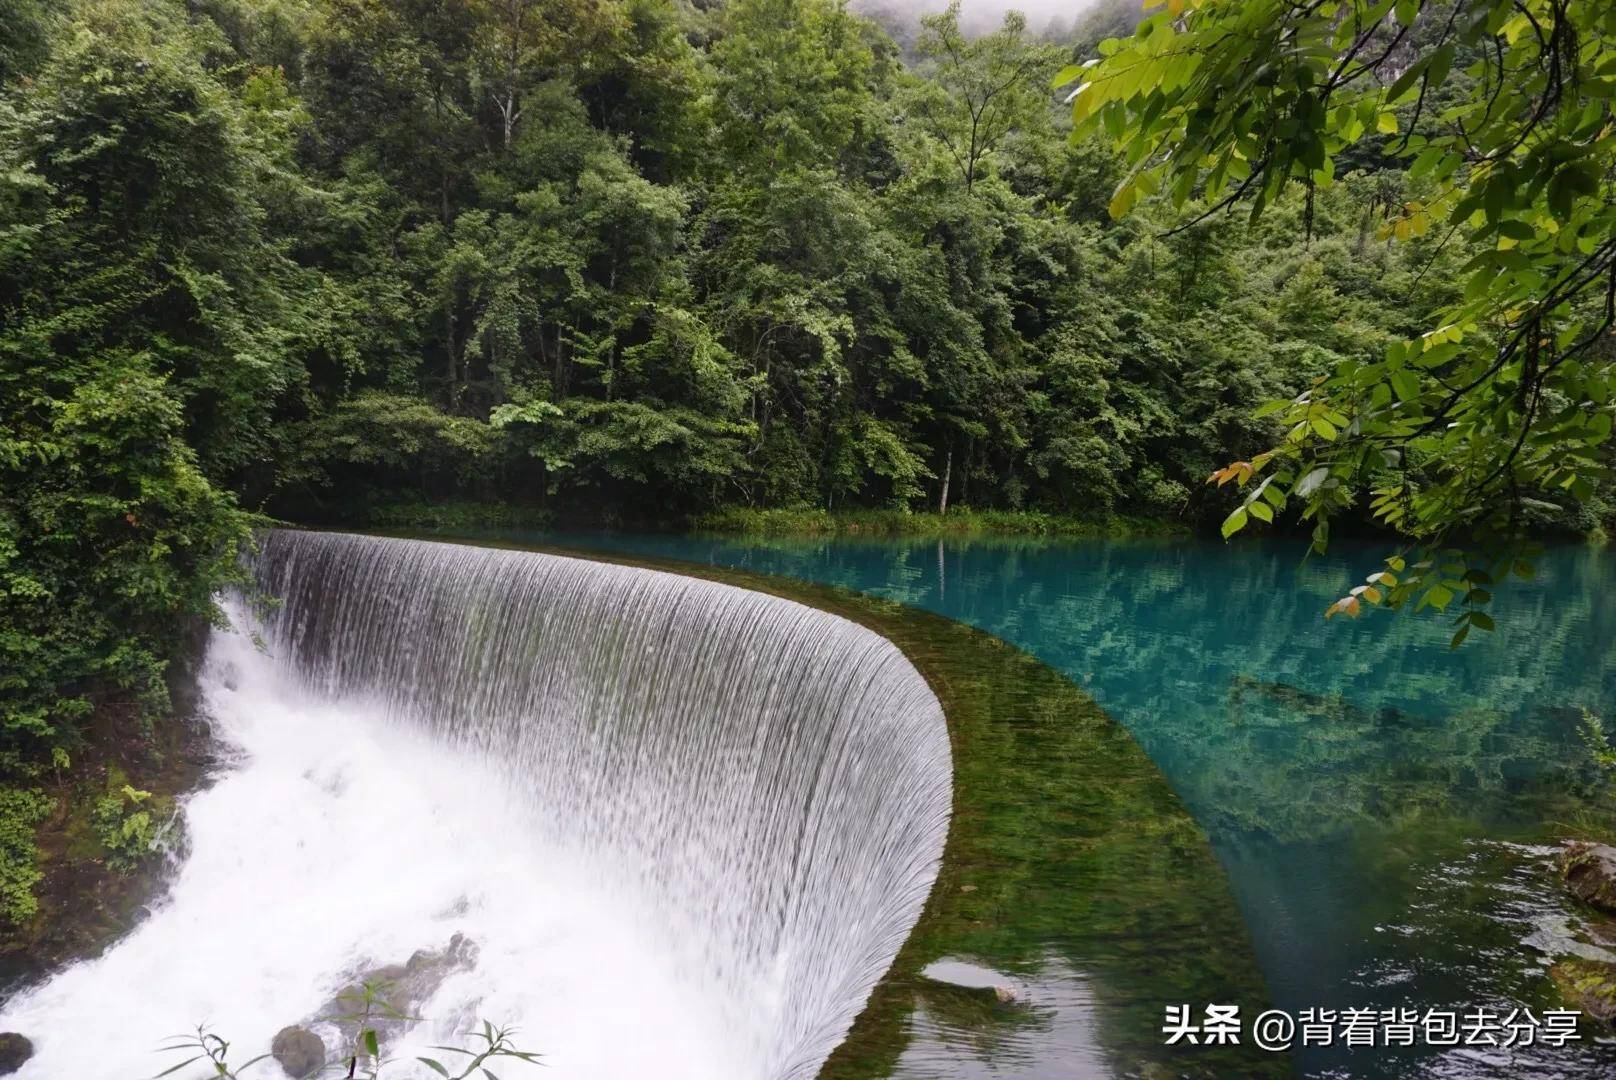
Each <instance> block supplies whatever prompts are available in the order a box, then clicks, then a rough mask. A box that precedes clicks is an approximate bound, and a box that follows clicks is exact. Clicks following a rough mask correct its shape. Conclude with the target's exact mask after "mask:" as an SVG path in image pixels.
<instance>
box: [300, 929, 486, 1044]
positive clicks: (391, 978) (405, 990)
mask: <svg viewBox="0 0 1616 1080" xmlns="http://www.w3.org/2000/svg"><path fill="white" fill-rule="evenodd" d="M476 963H477V943H476V942H474V941H472V940H471V939H470V938H468V937H466V935H464V934H458V933H457V934H455V935H454V936H452V937H450V938H449V943H448V944H447V945H445V946H444V947H443V948H442V949H417V950H416V951H415V953H414V954H413V955H411V957H410V958H409V959H408V960H406V961H405V962H404V963H402V964H387V965H384V966H382V967H376V968H370V969H369V970H366V971H361V972H357V973H356V974H355V975H354V976H353V982H352V983H350V984H349V985H348V986H347V987H345V988H344V989H343V990H342V991H341V992H340V993H338V994H337V996H336V997H334V998H332V999H331V1000H330V1001H329V1002H327V1003H326V1005H325V1007H324V1008H323V1009H321V1010H320V1012H319V1013H318V1014H317V1015H316V1017H315V1019H316V1020H318V1021H323V1022H328V1023H332V1024H335V1025H336V1027H337V1030H338V1031H339V1032H340V1033H341V1035H342V1038H343V1040H344V1041H345V1042H350V1041H351V1040H353V1039H355V1038H356V1037H357V1036H358V1034H359V1029H360V1027H361V1024H360V1017H361V1016H362V1015H363V1014H364V1013H365V1012H366V1004H365V988H366V987H367V986H368V987H369V988H370V992H371V1003H370V1006H369V1016H368V1018H367V1019H366V1020H365V1022H364V1024H363V1026H364V1027H368V1028H371V1029H372V1030H374V1031H375V1032H376V1035H377V1037H378V1038H381V1039H386V1038H387V1037H389V1036H391V1035H395V1034H397V1033H398V1032H400V1031H403V1030H404V1029H405V1028H406V1027H408V1026H409V1025H410V1024H411V1023H412V1022H414V1020H415V1019H417V1017H416V1016H415V1009H416V1007H417V1006H419V1005H420V1004H421V1003H422V1002H424V1001H425V1000H426V999H427V998H429V997H431V996H432V995H433V994H435V993H436V992H437V989H438V987H439V986H442V985H443V980H445V979H447V978H448V977H449V976H450V975H453V974H454V973H455V972H457V971H466V970H468V969H470V968H471V967H472V966H473V965H475V964H476ZM287 1030H291V1029H290V1028H288V1029H287Z"/></svg>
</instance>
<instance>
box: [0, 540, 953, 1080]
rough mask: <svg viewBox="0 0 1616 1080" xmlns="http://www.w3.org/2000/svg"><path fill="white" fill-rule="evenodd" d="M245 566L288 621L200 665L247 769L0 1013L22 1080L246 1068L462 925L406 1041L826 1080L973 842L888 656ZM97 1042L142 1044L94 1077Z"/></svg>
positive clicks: (503, 582) (471, 591)
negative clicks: (202, 1047)
mask: <svg viewBox="0 0 1616 1080" xmlns="http://www.w3.org/2000/svg"><path fill="white" fill-rule="evenodd" d="M253 569H254V572H255V575H256V578H257V581H258V585H259V586H260V588H261V590H262V591H263V592H264V593H265V594H267V595H268V596H270V597H274V598H278V601H279V602H278V604H276V605H274V606H272V607H271V608H270V609H269V610H268V613H267V614H261V615H260V616H258V617H257V618H249V617H248V616H247V615H246V608H245V605H242V604H240V603H237V604H235V605H233V609H234V612H235V615H234V617H235V618H236V619H237V620H238V622H239V623H240V624H241V627H242V629H243V630H245V629H251V630H253V631H254V632H255V634H256V637H257V639H258V640H259V642H260V644H259V645H258V647H254V639H253V636H252V635H249V634H247V633H243V632H240V631H238V632H225V631H219V632H217V633H216V635H215V640H214V642H213V644H212V646H211V649H210V655H209V659H208V664H207V673H206V675H205V677H204V694H205V701H206V702H207V705H208V707H209V709H210V710H211V712H212V713H213V714H214V719H215V722H216V724H217V725H218V729H219V732H220V735H221V738H223V739H224V740H226V741H227V742H228V743H230V744H231V745H233V746H235V747H236V748H237V749H238V751H239V753H238V754H237V757H236V760H235V761H234V762H233V764H232V766H231V768H230V770H228V771H227V772H226V773H225V775H224V776H223V777H222V778H221V779H220V780H219V781H218V782H217V783H216V784H215V785H214V786H212V787H211V788H209V789H208V790H206V791H203V792H201V793H199V794H198V795H196V796H195V797H194V798H192V799H191V800H190V801H189V802H188V803H187V806H186V810H185V816H186V823H187V827H188V830H189V833H190V845H191V851H190V854H189V857H188V858H187V859H186V860H185V862H184V864H183V865H182V866H181V867H180V868H179V870H178V872H177V876H176V879H175V882H174V885H173V888H172V892H171V896H170V898H169V900H168V901H167V902H166V903H165V904H164V905H163V906H162V907H161V908H159V909H158V910H157V911H156V912H155V913H154V914H153V915H152V916H151V917H150V918H149V919H148V920H147V921H146V922H145V923H143V924H142V925H141V926H140V927H139V928H138V929H137V930H136V931H135V932H134V933H132V934H131V935H129V936H128V937H127V938H126V939H125V940H124V941H123V942H121V943H119V944H118V945H117V946H115V947H114V948H113V949H111V950H109V952H108V953H107V954H106V955H104V956H103V957H101V958H99V959H97V960H94V961H89V962H86V963H82V964H79V965H76V966H75V967H73V968H71V969H69V970H68V971H66V972H64V973H63V974H61V975H59V976H58V977H56V978H55V979H53V980H52V981H51V982H48V983H46V984H45V985H44V986H42V987H40V988H37V989H36V990H34V991H31V992H29V993H27V994H24V995H22V996H21V997H20V998H19V999H17V1000H14V1001H13V1002H11V1003H9V1004H8V1005H7V1006H6V1008H5V1009H4V1010H0V1026H3V1027H14V1028H16V1029H18V1030H23V1031H24V1032H25V1033H28V1034H30V1035H31V1036H32V1037H34V1038H35V1041H36V1044H37V1045H38V1046H39V1048H40V1052H39V1056H38V1058H36V1061H35V1063H33V1064H32V1065H31V1066H30V1069H31V1071H27V1072H25V1074H24V1075H37V1076H41V1077H45V1076H56V1075H67V1074H68V1070H69V1069H72V1070H73V1072H72V1074H73V1075H75V1076H77V1077H86V1076H96V1075H101V1074H102V1072H101V1069H100V1064H105V1063H116V1067H112V1066H111V1065H109V1067H107V1068H106V1069H105V1074H106V1075H109V1076H112V1075H117V1076H129V1075H142V1074H144V1075H151V1074H153V1073H155V1072H157V1071H159V1068H158V1067H152V1066H159V1067H160V1066H161V1065H162V1064H163V1062H162V1061H161V1059H159V1058H155V1057H152V1056H151V1054H150V1052H149V1048H150V1046H151V1045H153V1044H155V1043H156V1042H157V1040H158V1039H160V1038H161V1037H162V1036H165V1035H168V1034H171V1033H172V1032H173V1031H175V1030H182V1029H184V1028H186V1027H188V1026H191V1025H194V1024H195V1023H197V1022H200V1021H209V1022H210V1023H212V1024H213V1026H215V1027H216V1028H218V1029H220V1030H221V1032H222V1033H224V1034H226V1036H227V1037H233V1038H235V1039H236V1040H237V1041H238V1042H239V1043H240V1044H241V1045H242V1046H243V1047H244V1048H245V1049H244V1051H243V1054H244V1056H250V1054H252V1053H256V1052H258V1051H259V1050H260V1049H261V1048H262V1047H263V1045H264V1044H266V1043H267V1041H268V1036H269V1035H270V1034H272V1033H273V1031H274V1030H275V1029H276V1028H278V1027H279V1026H280V1025H281V1024H283V1023H292V1022H296V1021H298V1020H300V1019H304V1018H309V1017H312V1016H313V1014H314V1013H315V1012H316V1011H317V1010H318V1009H319V1007H320V1005H321V1002H322V1001H324V1000H328V999H329V996H330V994H331V993H332V992H333V991H335V990H336V989H338V988H340V987H341V986H343V985H345V980H348V979H351V978H352V977H353V973H354V972H355V971H357V970H363V969H364V968H365V967H366V965H372V966H374V965H377V964H385V963H389V962H398V961H401V960H402V959H403V958H404V956H407V955H409V953H410V952H411V951H412V950H414V949H418V948H433V947H441V946H442V944H443V941H444V940H445V939H447V938H448V936H449V934H450V933H451V932H463V933H465V934H466V935H467V936H468V937H470V938H471V939H472V940H473V941H475V942H476V944H477V946H478V950H479V951H478V959H477V961H476V964H475V966H474V967H473V968H472V969H471V970H469V971H466V972H459V973H456V974H454V975H453V976H452V977H450V978H449V979H447V980H446V981H445V982H444V983H443V985H442V986H441V987H439V988H437V989H436V990H435V992H434V994H433V996H432V998H431V999H430V1000H428V1001H427V1002H425V1003H423V1005H422V1006H421V1007H420V1008H419V1009H418V1014H419V1015H420V1016H423V1017H426V1018H427V1019H426V1020H423V1021H422V1022H421V1024H419V1025H418V1030H417V1031H415V1032H413V1033H412V1034H411V1035H410V1036H409V1037H410V1038H413V1039H417V1040H418V1041H421V1042H425V1043H431V1042H442V1041H443V1040H444V1037H445V1035H446V1033H447V1035H448V1036H450V1037H452V1036H453V1035H454V1034H455V1031H456V1030H463V1028H464V1026H465V1025H466V1024H467V1023H469V1022H470V1021H471V1019H472V1018H473V1017H487V1018H489V1019H493V1020H495V1021H496V1022H514V1023H515V1024H516V1025H517V1026H518V1027H519V1028H520V1031H521V1038H520V1039H519V1040H518V1041H519V1042H521V1043H523V1044H524V1047H525V1048H531V1049H534V1050H536V1051H538V1052H539V1053H541V1054H543V1055H544V1059H545V1061H546V1063H547V1065H549V1066H550V1067H549V1068H548V1069H546V1070H545V1075H547V1076H553V1077H557V1078H562V1077H570V1076H590V1077H602V1078H605V1077H614V1076H621V1077H639V1076H642V1075H647V1076H648V1075H657V1076H681V1075H688V1076H692V1077H695V1076H700V1077H704V1078H709V1080H721V1078H723V1077H735V1078H738V1080H739V1078H759V1080H761V1078H776V1077H780V1078H795V1077H805V1076H811V1075H813V1074H814V1073H815V1072H816V1071H817V1069H818V1068H819V1066H820V1065H821V1063H822V1062H823V1061H824V1059H825V1057H826V1056H827V1055H828V1054H829V1052H830V1051H831V1050H832V1049H833V1048H834V1047H835V1045H836V1044H837V1043H838V1042H839V1041H840V1040H841V1039H842V1038H843V1037H844V1036H845V1034H846V1032H847V1029H848V1027H849V1025H850V1024H851V1022H852V1020H853V1018H854V1017H855V1016H856V1015H857V1013H858V1011H859V1010H860V1008H861V1007H862V1006H863V1003H864V1001H865V999H866V998H867V996H868V995H869V992H870V990H871V988H872V987H873V986H874V984H875V982H876V981H877V980H878V979H879V978H880V976H881V975H882V973H883V972H884V971H885V970H886V968H887V967H888V966H889V965H890V963H891V961H892V959H893V957H894V955H895V954H896V952H897V950H898V948H899V946H900V945H901V944H902V942H903V940H904V938H905V936H906V935H907V934H908V932H909V930H910V928H911V927H912V926H913V924H914V922H915V920H916V918H917V917H918V916H919V913H920V910H921V908H922V906H923V905H924V903H925V900H926V897H927V895H928V893H929V890H930V888H931V885H932V882H933V880H934V879H935V877H936V872H937V867H938V862H939V859H940V856H941V852H942V846H943V841H944V837H945V834H946V831H947V820H948V813H949V805H950V783H951V775H950V759H949V746H948V736H947V731H946V727H945V725H944V722H943V718H942V714H941V710H940V707H939V705H938V703H937V700H936V698H935V697H934V696H933V695H932V693H931V691H930V689H929V688H928V687H927V685H926V683H925V681H924V680H923V679H922V678H921V676H920V675H919V673H918V672H916V671H915V669H914V668H913V667H912V666H911V665H910V664H909V662H908V661H907V660H906V659H905V658H904V657H903V656H902V655H901V654H900V653H899V652H898V650H897V649H896V648H895V647H893V646H892V645H891V644H890V643H888V642H887V641H885V640H884V639H882V638H881V637H879V636H878V635H876V634H874V633H872V632H870V631H868V630H865V629H863V628H862V627H859V626H857V625H855V624H853V623H851V622H848V621H847V620H844V619H841V618H839V617H836V616H833V615H829V614H827V613H824V612H821V611H817V610H815V609H812V608H808V607H804V606H802V605H800V604H796V603H792V602H790V601H787V600H782V599H778V598H775V597H771V596H766V595H763V594H759V593H754V592H750V591H747V590H742V589H738V588H734V587H731V586H726V585H721V584H716V583H713V582H708V581H702V580H698V579H694V578H686V577H681V576H677V575H673V574H666V573H660V572H656V571H650V570H644V569H638V568H631V567H623V566H616V565H610V564H604V563H595V562H590V561H585V560H579V559H571V558H562V557H558V556H551V555H544V554H537V553H532V552H521V551H503V550H492V549H486V548H478V547H469V546H461V545H453V544H440V543H428V542H421V541H412V540H395V539H381V538H375V537H363V536H348V535H340V534H329V533H304V532H293V531H285V530H275V531H271V532H269V533H268V534H266V535H265V536H264V538H263V539H262V543H261V550H260V553H259V554H258V556H257V557H256V559H255V560H254V563H253ZM232 959H234V960H235V961H236V964H235V966H232ZM194 968H201V969H203V970H202V971H201V972H200V973H199V972H198V971H196V970H192V969H194ZM208 969H211V970H208ZM130 986H145V987H147V988H148V990H149V993H148V994H144V995H141V997H142V999H143V1000H142V1002H141V1003H140V1006H139V1007H138V1008H134V1009H133V1010H131V1009H130V1003H129V1002H128V1000H127V998H128V997H129V987H130ZM119 995H122V999H120V997H119ZM147 997H149V998H151V999H152V1000H151V1001H149V1002H148V1001H145V1000H144V999H145V998H147ZM120 1000H121V1001H122V1003H121V1004H119V1005H116V1006H113V1003H114V1002H119V1001H120ZM109 1006H111V1007H115V1008H116V1009H119V1010H122V1013H121V1014H120V1016H119V1019H118V1020H117V1021H115V1022H113V1023H111V1025H110V1030H109V1027H108V1024H107V1022H105V1016H104V1014H102V1016H103V1019H102V1022H101V1023H99V1024H95V1023H90V1022H89V1021H90V1018H91V1017H92V1016H94V1015H96V1013H97V1012H98V1011H100V1010H103V1009H105V1008H108V1007H109ZM187 1006H188V1007H189V1008H191V1009H193V1010H196V1009H201V1010H206V1011H207V1013H208V1015H184V1013H183V1010H184V1008H185V1007H187ZM130 1011H133V1012H134V1013H135V1014H136V1017H137V1020H136V1021H132V1020H131V1019H130V1018H129V1015H128V1013H129V1012H130ZM159 1018H160V1019H159ZM232 1019H233V1021H234V1023H235V1024H236V1025H237V1027H238V1028H239V1030H234V1031H229V1032H226V1031H223V1029H224V1028H225V1026H226V1021H227V1020H232ZM159 1022H161V1023H162V1024H164V1025H166V1026H162V1027H161V1028H160V1029H158V1030H147V1031H145V1032H141V1031H140V1030H139V1029H138V1026H137V1023H140V1024H156V1023H159ZM67 1025H77V1026H78V1027H77V1030H74V1031H71V1032H70V1031H69V1028H68V1026H67ZM457 1025H458V1028H457ZM58 1029H59V1030H60V1031H61V1034H62V1037H61V1038H53V1036H54V1035H56V1032H57V1030H58ZM86 1031H87V1032H88V1033H86ZM103 1032H106V1033H107V1035H108V1038H109V1039H110V1038H111V1036H112V1035H113V1034H115V1035H116V1036H117V1037H118V1038H120V1039H123V1040H126V1042H125V1044H121V1045H112V1044H111V1043H110V1042H108V1041H106V1040H102V1043H101V1045H102V1049H103V1051H104V1055H103V1056H101V1057H94V1056H90V1055H88V1054H87V1053H86V1052H85V1050H84V1045H83V1041H84V1040H85V1039H88V1040H90V1042H91V1043H95V1042H96V1041H97V1040H98V1039H101V1034H102V1033H103ZM139 1039H144V1042H142V1043H140V1045H138V1046H133V1047H132V1049H133V1050H134V1051H135V1052H134V1053H131V1052H130V1050H131V1045H130V1044H128V1043H127V1040H139ZM253 1040H258V1044H257V1045H256V1046H254V1045H253ZM120 1055H122V1056H120ZM137 1061H138V1062H139V1064H138V1065H134V1066H132V1067H134V1068H137V1069H140V1070H143V1072H133V1073H131V1072H129V1071H128V1068H126V1067H125V1062H131V1063H133V1062H137ZM53 1062H54V1063H55V1064H53ZM57 1069H60V1070H61V1071H59V1072H58V1071H54V1070H57ZM521 1069H522V1067H521V1066H512V1067H508V1068H506V1069H504V1070H503V1071H502V1075H506V1076H507V1080H508V1077H509V1076H510V1075H518V1074H519V1071H520V1070H521ZM41 1070H44V1071H41ZM400 1075H409V1073H408V1071H407V1069H406V1070H405V1072H403V1073H401V1074H400Z"/></svg>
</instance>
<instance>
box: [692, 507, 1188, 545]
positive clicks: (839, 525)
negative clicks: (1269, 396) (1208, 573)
mask: <svg viewBox="0 0 1616 1080" xmlns="http://www.w3.org/2000/svg"><path fill="white" fill-rule="evenodd" d="M690 524H691V527H692V528H693V529H695V530H698V531H702V532H716V533H724V534H727V535H733V536H804V537H821V536H871V537H887V536H891V537H897V536H903V537H915V538H930V537H965V536H1050V537H1069V538H1076V537H1093V538H1122V537H1136V536H1187V535H1189V533H1190V529H1189V527H1188V526H1187V525H1185V524H1183V523H1181V522H1176V521H1171V520H1167V519H1163V518H1144V517H1131V516H1127V515H1121V514H1107V515H1100V516H1094V517H1079V516H1075V515H1071V514H1051V513H1044V512H1042V511H1038V510H971V509H967V508H963V507H962V508H959V509H955V510H950V511H949V512H948V513H946V514H937V513H931V512H905V511H898V510H849V511H841V512H836V513H832V512H831V511H828V510H818V509H806V510H791V509H752V508H748V507H731V508H728V509H724V510H715V511H711V512H709V513H705V514H698V515H696V516H695V517H694V518H692V519H691V522H690Z"/></svg>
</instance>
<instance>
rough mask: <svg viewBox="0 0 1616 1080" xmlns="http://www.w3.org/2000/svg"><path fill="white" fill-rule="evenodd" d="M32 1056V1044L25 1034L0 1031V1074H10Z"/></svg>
mask: <svg viewBox="0 0 1616 1080" xmlns="http://www.w3.org/2000/svg"><path fill="white" fill-rule="evenodd" d="M33 1056H34V1044H33V1043H32V1042H30V1041H28V1037H27V1036H26V1035H19V1034H17V1033H16V1032H15V1031H0V1076H10V1075H11V1074H12V1073H14V1072H16V1071H17V1070H18V1069H20V1068H22V1067H23V1064H24V1063H25V1062H26V1061H27V1060H28V1059H29V1058H31V1057H33Z"/></svg>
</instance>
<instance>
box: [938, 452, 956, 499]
mask: <svg viewBox="0 0 1616 1080" xmlns="http://www.w3.org/2000/svg"><path fill="white" fill-rule="evenodd" d="M953 476H954V448H953V447H952V446H950V447H949V448H948V459H947V460H946V461H945V462H944V464H943V490H942V491H940V492H938V493H937V513H938V515H939V516H941V515H943V514H946V513H948V482H949V481H950V480H951V479H953Z"/></svg>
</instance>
